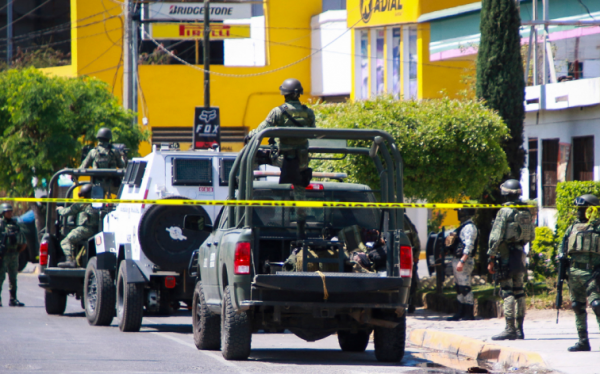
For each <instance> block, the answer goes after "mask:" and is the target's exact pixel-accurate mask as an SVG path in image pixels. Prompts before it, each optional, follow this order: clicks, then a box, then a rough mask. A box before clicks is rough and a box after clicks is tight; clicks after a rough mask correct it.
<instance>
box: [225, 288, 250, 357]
mask: <svg viewBox="0 0 600 374" xmlns="http://www.w3.org/2000/svg"><path fill="white" fill-rule="evenodd" d="M232 293H233V287H231V286H227V287H226V288H225V294H224V295H223V309H222V313H221V351H222V353H223V357H224V358H225V359H226V360H246V359H247V358H248V356H250V347H251V345H252V321H251V320H250V316H249V315H248V312H245V311H241V312H238V311H236V310H235V309H234V308H233V304H232V302H231V298H232V297H235V296H234V295H232Z"/></svg>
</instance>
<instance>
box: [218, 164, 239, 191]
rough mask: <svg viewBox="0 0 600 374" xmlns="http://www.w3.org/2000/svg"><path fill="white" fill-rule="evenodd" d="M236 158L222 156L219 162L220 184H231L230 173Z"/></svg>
mask: <svg viewBox="0 0 600 374" xmlns="http://www.w3.org/2000/svg"><path fill="white" fill-rule="evenodd" d="M234 162H235V159H225V158H222V159H221V160H220V163H219V186H229V173H231V168H232V167H233V163H234Z"/></svg>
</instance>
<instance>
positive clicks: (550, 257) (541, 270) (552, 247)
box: [529, 227, 557, 282]
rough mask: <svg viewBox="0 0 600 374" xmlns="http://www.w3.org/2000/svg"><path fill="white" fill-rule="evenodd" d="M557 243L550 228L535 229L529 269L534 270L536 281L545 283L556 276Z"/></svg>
mask: <svg viewBox="0 0 600 374" xmlns="http://www.w3.org/2000/svg"><path fill="white" fill-rule="evenodd" d="M556 254H557V248H556V241H555V240H554V234H553V232H552V230H551V229H550V228H548V227H536V228H535V240H534V241H533V242H532V243H531V254H530V256H529V258H530V263H529V265H530V266H529V268H530V269H531V270H533V274H534V276H535V280H536V281H538V282H541V281H544V280H545V279H546V278H548V277H553V276H555V275H556Z"/></svg>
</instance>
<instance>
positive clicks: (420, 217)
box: [406, 208, 428, 252]
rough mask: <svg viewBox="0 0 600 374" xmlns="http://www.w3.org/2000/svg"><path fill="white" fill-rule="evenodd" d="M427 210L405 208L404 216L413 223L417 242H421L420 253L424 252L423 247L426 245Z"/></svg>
mask: <svg viewBox="0 0 600 374" xmlns="http://www.w3.org/2000/svg"><path fill="white" fill-rule="evenodd" d="M427 213H428V212H427V209H424V208H420V209H419V208H407V209H406V215H407V216H408V218H410V220H411V221H412V223H414V225H415V227H416V228H417V232H418V233H419V240H420V241H421V252H425V245H426V244H427V234H428V233H427Z"/></svg>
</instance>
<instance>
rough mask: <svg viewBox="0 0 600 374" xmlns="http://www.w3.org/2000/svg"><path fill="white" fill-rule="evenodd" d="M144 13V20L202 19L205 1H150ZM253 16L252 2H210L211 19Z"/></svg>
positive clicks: (220, 19)
mask: <svg viewBox="0 0 600 374" xmlns="http://www.w3.org/2000/svg"><path fill="white" fill-rule="evenodd" d="M143 9H144V11H143V13H142V19H143V20H144V21H201V20H203V19H204V3H150V4H148V5H147V6H145V7H144V8H143ZM250 17H252V11H251V8H250V4H238V3H213V2H211V3H210V20H211V21H222V20H227V19H244V18H250Z"/></svg>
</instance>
